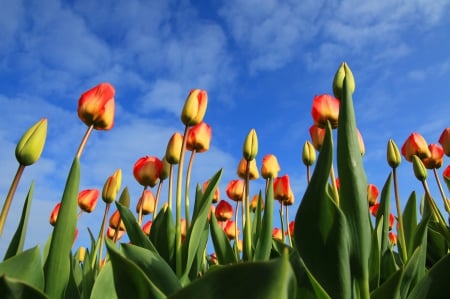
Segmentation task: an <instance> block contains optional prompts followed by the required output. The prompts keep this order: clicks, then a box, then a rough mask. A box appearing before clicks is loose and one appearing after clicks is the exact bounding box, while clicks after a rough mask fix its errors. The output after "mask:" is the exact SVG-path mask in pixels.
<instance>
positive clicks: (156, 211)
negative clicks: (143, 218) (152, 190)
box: [152, 180, 163, 221]
mask: <svg viewBox="0 0 450 299" xmlns="http://www.w3.org/2000/svg"><path fill="white" fill-rule="evenodd" d="M162 184H163V181H162V180H160V181H159V184H158V189H157V190H156V198H155V206H154V209H153V213H152V221H153V220H154V219H155V215H156V213H158V202H159V197H160V195H161V188H162Z"/></svg>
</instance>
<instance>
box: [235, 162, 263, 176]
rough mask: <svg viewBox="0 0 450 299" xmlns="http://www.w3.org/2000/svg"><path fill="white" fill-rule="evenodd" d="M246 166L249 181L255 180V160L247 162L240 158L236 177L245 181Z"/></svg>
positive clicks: (256, 172)
mask: <svg viewBox="0 0 450 299" xmlns="http://www.w3.org/2000/svg"><path fill="white" fill-rule="evenodd" d="M247 165H248V167H249V179H250V180H256V179H257V178H259V172H258V167H257V166H256V160H255V159H253V160H250V161H247V160H245V159H244V158H242V159H241V161H240V162H239V165H238V169H237V175H238V176H239V177H240V178H241V179H245V177H246V171H247Z"/></svg>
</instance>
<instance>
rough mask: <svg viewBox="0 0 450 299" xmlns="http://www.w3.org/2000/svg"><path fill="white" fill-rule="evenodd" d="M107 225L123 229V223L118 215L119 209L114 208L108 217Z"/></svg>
mask: <svg viewBox="0 0 450 299" xmlns="http://www.w3.org/2000/svg"><path fill="white" fill-rule="evenodd" d="M109 226H110V227H112V228H114V229H119V230H125V224H124V223H123V221H122V218H121V217H120V213H119V210H115V211H114V213H112V215H111V217H110V218H109Z"/></svg>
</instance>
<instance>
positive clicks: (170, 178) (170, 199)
mask: <svg viewBox="0 0 450 299" xmlns="http://www.w3.org/2000/svg"><path fill="white" fill-rule="evenodd" d="M172 185H173V164H170V167H169V186H168V189H169V193H168V195H167V201H168V204H169V209H170V210H171V211H172V197H173V196H172V193H173V192H172V188H173V187H172Z"/></svg>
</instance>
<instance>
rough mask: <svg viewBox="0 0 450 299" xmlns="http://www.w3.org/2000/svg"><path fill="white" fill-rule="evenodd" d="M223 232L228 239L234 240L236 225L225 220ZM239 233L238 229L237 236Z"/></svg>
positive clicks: (231, 221)
mask: <svg viewBox="0 0 450 299" xmlns="http://www.w3.org/2000/svg"><path fill="white" fill-rule="evenodd" d="M223 231H224V232H225V234H226V235H227V237H228V239H230V240H234V239H236V223H235V222H234V221H233V220H227V221H226V222H225V226H224V228H223ZM239 233H240V231H239V229H238V230H237V234H238V235H239Z"/></svg>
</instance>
